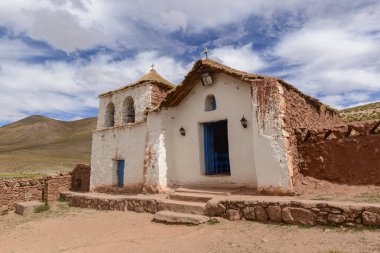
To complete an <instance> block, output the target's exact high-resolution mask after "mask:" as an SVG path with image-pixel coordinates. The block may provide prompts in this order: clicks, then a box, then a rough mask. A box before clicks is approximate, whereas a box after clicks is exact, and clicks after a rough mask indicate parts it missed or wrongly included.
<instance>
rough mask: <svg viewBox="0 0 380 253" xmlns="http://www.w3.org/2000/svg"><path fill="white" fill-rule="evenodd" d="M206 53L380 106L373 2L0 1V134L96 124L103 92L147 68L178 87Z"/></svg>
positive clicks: (379, 24)
mask: <svg viewBox="0 0 380 253" xmlns="http://www.w3.org/2000/svg"><path fill="white" fill-rule="evenodd" d="M205 47H208V48H209V50H210V58H212V59H214V60H217V61H220V62H222V63H224V64H226V65H229V66H231V67H234V68H237V69H240V70H244V71H248V72H252V73H260V74H266V75H272V76H276V77H282V78H284V79H285V80H286V81H288V82H290V83H292V84H293V85H294V86H296V87H297V88H299V89H300V90H301V91H303V92H305V93H307V94H309V95H312V96H315V97H317V98H318V99H320V100H321V101H322V102H324V103H327V104H329V105H331V106H333V107H335V108H345V107H348V106H353V105H360V104H364V103H368V102H374V101H379V100H380V57H379V56H380V1H377V0H373V1H369V0H368V1H366V0H362V1H352V0H350V1H345V0H340V1H327V0H326V1H324V0H318V1H317V0H316V1H313V0H310V1H304V0H287V1H268V0H262V1H261V0H245V1H240V0H234V1H230V0H208V1H201V0H191V1H190V0H182V1H176V0H170V1H169V0H161V1H154V0H151V1H146V0H141V1H132V0H131V1H127V0H113V1H110V0H108V1H107V0H96V1H95V0H34V1H32V0H14V1H11V2H8V1H7V3H5V1H2V2H1V3H0V125H3V124H6V123H9V122H13V121H16V120H18V119H21V118H24V117H27V116H29V115H34V114H40V115H45V116H49V117H53V118H56V119H62V120H75V119H80V118H85V117H91V116H96V114H97V106H98V100H97V95H99V94H100V93H102V92H105V91H108V90H112V89H116V88H118V87H120V86H123V85H125V84H127V83H129V82H133V81H135V80H136V79H138V78H139V77H140V76H141V75H143V74H145V73H146V72H147V71H148V70H149V66H150V65H151V64H152V63H154V64H155V65H156V69H157V71H158V72H159V73H160V74H161V75H163V76H164V77H165V78H167V79H168V80H170V81H171V82H173V83H180V82H181V81H182V79H183V76H184V75H185V74H186V73H187V72H188V71H189V69H190V68H191V66H192V64H193V63H194V61H196V60H197V59H199V58H200V57H202V54H201V52H202V50H203V49H204V48H205Z"/></svg>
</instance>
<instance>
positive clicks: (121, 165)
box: [117, 160, 125, 187]
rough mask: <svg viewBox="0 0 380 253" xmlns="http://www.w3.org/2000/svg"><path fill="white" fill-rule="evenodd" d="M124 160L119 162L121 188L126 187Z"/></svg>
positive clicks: (119, 183)
mask: <svg viewBox="0 0 380 253" xmlns="http://www.w3.org/2000/svg"><path fill="white" fill-rule="evenodd" d="M124 163H125V162H124V160H119V161H118V170H117V171H118V181H119V182H118V185H119V186H120V187H123V186H124Z"/></svg>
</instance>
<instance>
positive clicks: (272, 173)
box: [252, 84, 292, 191]
mask: <svg viewBox="0 0 380 253" xmlns="http://www.w3.org/2000/svg"><path fill="white" fill-rule="evenodd" d="M277 89H278V91H279V93H280V94H281V93H282V92H283V91H282V87H281V85H280V84H277ZM256 93H257V87H255V86H252V119H253V120H254V121H256V122H257V124H253V139H252V141H253V147H254V149H253V152H254V154H255V168H256V177H257V185H256V187H257V188H258V189H259V190H260V189H268V188H270V187H273V188H275V189H274V190H276V189H279V190H285V191H287V190H290V189H291V187H292V186H291V182H290V177H289V170H288V161H287V155H286V148H285V137H284V132H283V124H284V122H283V116H284V115H283V112H282V111H281V109H280V108H281V106H280V103H281V99H283V98H282V96H280V98H279V99H273V100H272V101H270V103H268V105H267V106H269V107H270V108H267V110H266V111H267V113H266V114H265V116H264V118H260V116H259V115H257V111H258V110H257V107H258V101H257V99H256Z"/></svg>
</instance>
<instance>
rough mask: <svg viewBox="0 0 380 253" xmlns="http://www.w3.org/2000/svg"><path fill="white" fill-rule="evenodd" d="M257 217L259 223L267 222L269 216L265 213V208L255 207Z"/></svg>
mask: <svg viewBox="0 0 380 253" xmlns="http://www.w3.org/2000/svg"><path fill="white" fill-rule="evenodd" d="M255 215H256V219H257V220H258V221H267V220H268V214H267V212H266V211H265V208H264V207H262V206H256V207H255Z"/></svg>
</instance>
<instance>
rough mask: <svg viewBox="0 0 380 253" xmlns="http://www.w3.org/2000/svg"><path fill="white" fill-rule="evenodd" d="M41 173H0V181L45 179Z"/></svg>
mask: <svg viewBox="0 0 380 253" xmlns="http://www.w3.org/2000/svg"><path fill="white" fill-rule="evenodd" d="M46 176H47V175H46V174H42V173H0V179H22V178H37V177H46Z"/></svg>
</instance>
